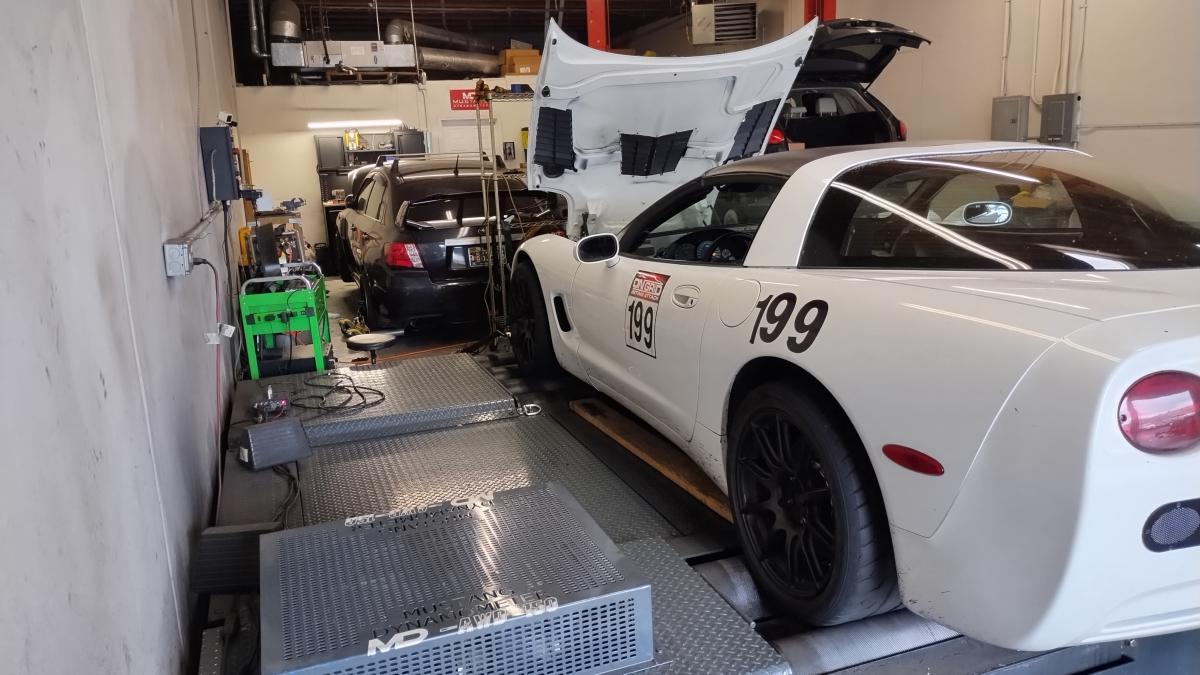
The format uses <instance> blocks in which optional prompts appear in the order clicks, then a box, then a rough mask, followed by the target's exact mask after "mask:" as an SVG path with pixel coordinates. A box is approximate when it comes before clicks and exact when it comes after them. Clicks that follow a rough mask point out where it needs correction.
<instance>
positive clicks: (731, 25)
mask: <svg viewBox="0 0 1200 675" xmlns="http://www.w3.org/2000/svg"><path fill="white" fill-rule="evenodd" d="M713 32H714V41H715V42H717V43H721V42H741V41H743V40H757V39H758V3H754V2H718V3H716V4H715V5H714V6H713Z"/></svg>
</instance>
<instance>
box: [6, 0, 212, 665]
mask: <svg viewBox="0 0 1200 675" xmlns="http://www.w3.org/2000/svg"><path fill="white" fill-rule="evenodd" d="M4 11H5V20H4V22H3V27H2V28H0V62H2V63H4V64H5V65H4V68H3V70H2V71H0V72H2V73H3V74H2V75H0V85H2V87H0V88H2V90H3V91H4V93H5V96H6V97H7V105H5V106H4V107H3V112H0V120H2V121H0V129H2V131H0V186H2V187H0V192H2V196H3V203H4V204H5V205H6V208H7V209H8V211H7V213H8V215H7V218H6V226H5V230H4V231H5V236H4V237H3V238H2V239H0V297H3V316H4V330H3V331H0V353H3V354H4V355H5V364H4V369H3V375H2V376H0V380H2V381H3V386H2V387H0V430H2V433H3V441H2V449H0V541H3V553H2V554H0V578H3V584H2V585H0V654H3V657H2V660H0V663H3V665H0V670H2V671H4V672H6V673H76V672H93V673H172V672H178V671H179V670H180V669H181V664H182V663H183V660H184V658H185V654H186V649H187V639H188V637H189V635H188V613H189V598H188V595H187V593H186V584H185V579H186V578H187V569H188V552H189V549H190V545H191V542H192V540H193V537H194V536H195V533H196V531H197V529H198V528H199V527H200V526H201V524H202V522H203V521H204V519H205V518H206V516H207V513H208V509H209V506H210V504H211V500H212V495H211V492H212V489H211V487H210V486H211V484H212V481H213V475H214V474H213V470H214V467H215V465H216V461H217V460H216V457H217V454H216V452H215V447H216V438H217V433H218V421H217V420H218V409H219V406H220V405H221V404H220V402H219V401H220V400H221V399H222V398H224V396H225V394H226V392H227V391H228V383H227V382H224V383H222V384H220V385H218V383H217V369H218V361H217V359H218V358H223V359H227V358H228V350H227V349H220V350H218V348H215V347H212V346H208V345H206V344H205V343H204V338H203V333H204V332H205V331H209V330H212V328H211V326H212V325H213V321H214V316H213V313H214V287H213V278H212V276H211V274H210V272H209V271H208V270H207V269H205V268H199V269H197V271H196V272H195V273H193V274H192V275H191V276H190V277H186V278H179V279H172V280H168V279H166V278H165V276H164V272H163V260H162V242H163V240H164V239H166V238H169V237H171V236H174V235H176V234H179V233H181V232H183V231H185V230H187V229H188V228H189V227H191V226H192V225H193V224H194V223H195V222H196V221H197V220H198V218H199V217H200V215H201V213H202V212H203V210H204V208H205V206H206V204H205V197H204V196H203V195H204V193H203V188H202V182H201V180H202V179H201V175H200V174H201V171H200V169H199V166H200V160H199V148H198V143H197V140H196V126H197V124H198V123H199V124H210V123H211V122H210V120H214V119H215V113H216V111H217V110H218V109H219V108H224V109H226V110H232V109H233V106H234V105H235V101H234V99H233V95H232V68H231V66H230V54H229V40H228V35H227V29H226V25H227V24H226V20H225V16H226V12H225V6H224V2H223V0H196V2H195V4H194V5H193V3H192V2H190V1H189V0H180V1H178V2H170V3H166V2H154V1H152V0H107V1H106V2H103V3H98V2H80V1H78V0H42V1H40V2H17V3H6V4H5V8H4ZM197 57H198V58H197ZM198 120H199V122H198ZM220 230H221V223H220V222H219V221H218V223H216V224H215V225H214V226H213V228H212V229H211V232H212V234H211V235H210V236H209V237H208V238H207V239H206V240H204V241H203V242H201V243H200V245H199V247H198V255H201V256H204V257H207V258H210V259H212V260H214V262H217V268H218V269H221V268H222V265H221V263H220V262H219V261H220V260H221V253H220V245H221V242H222V236H221V231H220ZM218 284H224V279H223V278H222V279H219V280H218ZM220 367H221V368H222V369H227V367H228V366H227V362H226V363H221V365H220ZM226 372H227V371H226Z"/></svg>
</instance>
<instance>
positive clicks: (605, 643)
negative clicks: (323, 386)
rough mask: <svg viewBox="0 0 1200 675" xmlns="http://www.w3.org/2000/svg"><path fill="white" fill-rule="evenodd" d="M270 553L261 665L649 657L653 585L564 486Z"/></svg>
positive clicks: (374, 523) (606, 661)
mask: <svg viewBox="0 0 1200 675" xmlns="http://www.w3.org/2000/svg"><path fill="white" fill-rule="evenodd" d="M261 550H262V572H261V577H262V645H263V646H262V654H263V657H262V663H263V672H264V673H268V674H278V673H292V672H304V673H308V674H310V675H316V674H318V673H346V674H349V673H354V674H355V675H367V674H370V675H389V674H398V673H423V674H424V673H428V674H432V675H461V674H462V673H467V672H469V673H488V674H493V675H501V674H503V675H508V674H512V675H516V674H517V673H543V674H545V675H556V674H560V673H562V674H565V673H593V672H596V673H599V672H608V671H610V670H612V669H614V668H617V667H627V666H632V665H635V664H638V663H642V662H646V661H649V660H650V659H651V658H652V657H653V638H652V632H651V630H652V629H651V623H650V588H649V586H648V585H646V583H645V582H644V581H641V580H640V578H639V575H638V574H637V572H636V571H635V570H633V568H632V567H631V566H630V563H629V562H628V561H627V560H626V559H625V558H624V557H623V556H622V555H621V554H620V552H619V551H617V550H616V548H615V547H614V546H613V544H612V542H611V541H609V540H608V539H607V538H605V537H604V534H603V533H602V532H601V531H600V529H599V528H598V527H597V526H596V524H595V523H594V522H593V521H591V519H590V518H588V516H587V514H586V513H585V512H584V511H583V509H582V508H581V507H580V506H579V504H578V503H577V502H575V500H574V499H573V498H572V497H571V496H570V495H569V494H568V493H567V492H566V491H565V490H564V489H563V488H562V487H560V486H558V485H555V484H547V485H543V486H537V487H530V488H521V489H518V490H510V491H507V492H500V493H496V494H495V495H492V494H484V495H476V496H473V497H467V498H463V499H456V500H452V501H449V502H443V503H440V504H433V505H430V506H427V507H420V508H410V509H400V510H397V511H394V512H390V513H387V514H376V515H364V516H359V517H355V518H353V519H348V520H347V521H341V522H328V523H323V524H320V525H313V526H310V527H305V528H298V529H294V530H286V531H283V532H280V533H277V534H272V535H269V536H266V537H263V539H262V541H261ZM401 635H406V636H408V637H406V638H404V640H403V643H396V644H393V643H392V640H393V638H396V637H399V636H401ZM381 644H383V645H387V647H386V648H383V649H380V645H381Z"/></svg>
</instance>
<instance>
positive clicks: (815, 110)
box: [779, 87, 893, 148]
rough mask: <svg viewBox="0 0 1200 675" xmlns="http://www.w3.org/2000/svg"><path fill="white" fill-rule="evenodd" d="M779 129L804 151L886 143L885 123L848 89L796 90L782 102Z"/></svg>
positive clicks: (888, 137)
mask: <svg viewBox="0 0 1200 675" xmlns="http://www.w3.org/2000/svg"><path fill="white" fill-rule="evenodd" d="M779 126H780V128H781V129H782V130H783V132H784V133H785V134H786V135H787V137H788V138H789V139H790V140H791V141H792V142H797V143H803V144H804V145H805V147H809V148H822V147H828V146H835V145H859V144H867V143H885V142H887V141H891V140H893V138H892V134H891V131H890V127H889V125H888V121H887V120H886V119H885V118H884V117H883V115H882V114H880V113H879V111H877V110H875V109H874V108H873V107H872V106H871V105H870V104H868V103H867V102H866V101H865V100H864V99H863V98H862V96H861V95H860V94H859V93H858V92H857V91H855V90H854V89H852V88H850V87H797V88H795V89H793V90H792V92H791V95H790V96H788V98H787V99H786V100H785V101H784V102H783V107H782V109H781V111H780V113H779Z"/></svg>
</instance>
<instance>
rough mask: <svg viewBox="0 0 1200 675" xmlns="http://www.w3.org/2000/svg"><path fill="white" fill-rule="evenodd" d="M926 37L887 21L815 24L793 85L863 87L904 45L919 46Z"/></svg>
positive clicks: (842, 21)
mask: <svg viewBox="0 0 1200 675" xmlns="http://www.w3.org/2000/svg"><path fill="white" fill-rule="evenodd" d="M922 42H925V43H928V42H929V38H926V37H925V36H923V35H920V34H918V33H914V32H913V31H911V30H909V29H907V28H901V27H900V26H897V25H895V24H891V23H887V22H886V21H874V20H871V19H834V20H833V21H827V22H825V23H823V24H821V25H820V26H817V30H816V33H815V34H814V35H813V41H812V48H811V49H809V52H808V58H806V59H805V60H804V65H803V66H802V67H801V68H800V74H799V75H798V76H797V77H796V84H797V85H800V84H813V83H817V82H824V83H830V82H838V83H847V82H854V83H857V84H861V85H863V86H864V87H869V86H871V83H872V82H874V81H875V80H876V78H878V77H879V75H880V73H882V72H883V69H884V68H887V65H888V64H889V63H891V62H892V59H893V58H895V56H896V52H898V51H900V50H901V49H902V48H904V47H911V48H913V49H918V48H920V46H921V43H922Z"/></svg>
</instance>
